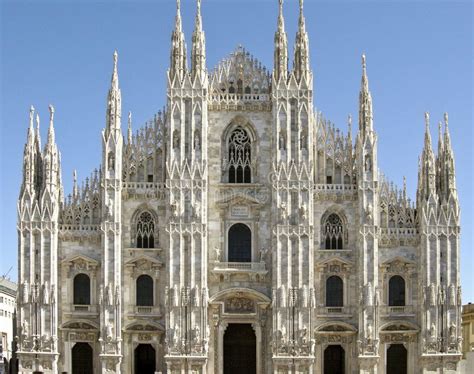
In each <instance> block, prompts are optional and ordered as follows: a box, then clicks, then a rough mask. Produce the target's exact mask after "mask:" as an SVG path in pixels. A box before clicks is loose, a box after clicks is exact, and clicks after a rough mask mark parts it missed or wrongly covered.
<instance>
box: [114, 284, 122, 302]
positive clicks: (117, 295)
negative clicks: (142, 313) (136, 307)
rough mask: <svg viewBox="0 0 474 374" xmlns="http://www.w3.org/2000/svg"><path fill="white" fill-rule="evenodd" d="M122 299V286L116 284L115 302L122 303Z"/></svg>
mask: <svg viewBox="0 0 474 374" xmlns="http://www.w3.org/2000/svg"><path fill="white" fill-rule="evenodd" d="M120 299H121V297H120V286H119V285H117V286H115V303H116V305H120Z"/></svg>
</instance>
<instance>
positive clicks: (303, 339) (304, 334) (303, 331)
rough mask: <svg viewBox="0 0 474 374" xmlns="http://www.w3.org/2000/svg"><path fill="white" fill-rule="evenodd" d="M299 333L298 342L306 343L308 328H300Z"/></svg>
mask: <svg viewBox="0 0 474 374" xmlns="http://www.w3.org/2000/svg"><path fill="white" fill-rule="evenodd" d="M299 335H300V336H299V339H300V344H302V345H306V344H308V329H307V328H306V327H303V328H302V329H301V330H300V333H299Z"/></svg>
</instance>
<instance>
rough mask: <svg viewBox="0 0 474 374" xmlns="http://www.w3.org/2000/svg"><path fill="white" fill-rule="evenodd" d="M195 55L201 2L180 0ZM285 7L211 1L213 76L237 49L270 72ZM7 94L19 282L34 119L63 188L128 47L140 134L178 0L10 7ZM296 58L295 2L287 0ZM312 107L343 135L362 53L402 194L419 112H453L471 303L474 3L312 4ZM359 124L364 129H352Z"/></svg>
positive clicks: (2, 265)
mask: <svg viewBox="0 0 474 374" xmlns="http://www.w3.org/2000/svg"><path fill="white" fill-rule="evenodd" d="M182 3H183V4H182V8H183V24H184V29H185V33H186V38H187V41H188V52H189V50H190V48H189V47H190V42H191V39H190V38H191V33H192V28H193V22H194V14H195V1H191V0H182ZM277 3H278V2H277V0H260V1H259V0H238V1H237V0H203V5H202V11H203V21H204V28H205V32H206V38H207V51H208V53H207V62H208V68H212V67H214V66H215V65H216V64H217V63H218V61H219V60H220V59H222V58H223V57H225V56H227V55H228V54H229V53H230V52H231V51H232V50H233V49H235V47H236V46H237V45H239V44H242V45H243V46H245V47H246V48H247V49H248V50H249V51H250V52H251V53H252V54H253V55H254V56H255V57H257V58H258V59H259V60H260V61H261V62H262V63H263V64H264V65H265V66H267V67H268V68H270V69H271V68H272V63H273V34H274V31H275V27H276V17H277V9H278V8H277ZM0 9H1V19H0V21H1V22H0V27H1V29H0V32H1V51H0V53H1V56H0V61H1V70H0V71H1V76H0V77H1V89H0V103H1V104H0V121H1V122H0V137H1V143H0V144H1V150H0V157H1V159H0V166H1V168H0V173H1V174H0V181H1V183H0V194H1V200H0V237H1V246H0V251H1V257H0V274H3V273H5V272H6V271H8V269H9V268H10V266H13V270H12V271H11V273H10V275H11V276H12V277H13V278H14V279H15V278H16V276H17V272H16V267H17V259H16V257H17V233H16V200H17V197H18V191H19V186H20V183H21V165H22V152H23V145H24V142H25V139H26V130H27V126H28V110H29V107H30V105H31V104H33V105H34V106H35V107H36V109H37V110H38V112H39V113H40V116H41V124H42V126H41V129H42V136H43V144H44V141H45V138H46V129H47V124H48V110H47V106H48V104H50V103H52V104H54V106H55V108H56V114H55V124H56V134H57V137H56V139H57V143H58V145H59V148H60V150H61V152H62V173H63V180H64V186H65V192H66V193H69V192H70V191H71V186H72V171H73V169H77V171H78V176H79V180H82V179H84V178H85V177H86V176H88V175H89V173H90V172H91V170H92V169H93V168H94V167H97V166H98V165H99V163H100V158H101V142H100V131H101V129H102V128H103V127H104V123H105V122H104V121H105V103H106V94H107V89H108V86H109V82H110V74H111V68H112V54H113V51H114V49H117V50H118V52H119V76H120V85H121V89H122V100H123V101H122V102H123V113H127V112H128V111H129V110H131V111H132V112H133V118H134V127H135V128H137V127H138V126H141V125H142V124H143V123H144V121H146V120H148V119H150V118H151V117H152V116H153V114H154V113H156V112H157V111H158V110H159V109H161V108H162V107H163V105H164V104H165V94H166V80H165V78H166V75H165V72H166V69H167V67H168V64H169V47H170V34H171V30H172V27H173V23H174V14H175V3H174V1H173V0H169V1H168V0H154V1H110V0H105V1H101V2H94V1H49V2H46V1H41V0H38V1H3V2H2V4H1V8H0ZM284 11H285V21H286V27H287V32H288V39H289V45H290V55H291V54H292V50H293V42H294V37H295V32H296V27H297V13H298V2H297V1H296V0H287V1H285V5H284ZM305 14H306V25H307V30H308V33H309V38H310V48H311V65H312V68H313V71H314V78H315V79H314V85H315V100H314V102H315V105H316V107H317V109H318V110H321V111H322V112H323V113H324V115H325V116H326V118H328V119H330V120H332V121H333V122H335V124H336V125H337V126H338V127H340V128H342V129H344V131H345V129H346V126H347V125H346V122H347V121H346V118H347V115H348V114H349V113H352V115H353V117H354V118H357V103H358V91H359V86H360V73H361V67H360V55H361V54H362V53H363V52H365V53H366V55H367V64H368V74H369V82H370V88H371V91H372V97H373V102H374V117H375V118H374V125H375V129H376V131H377V133H378V137H379V167H380V169H381V170H382V171H383V172H384V173H385V174H386V175H387V177H388V178H389V179H391V180H393V181H394V182H395V183H396V184H397V185H399V186H400V185H401V184H402V178H403V176H404V175H405V176H406V177H407V186H408V192H409V195H410V196H411V197H412V198H414V197H415V191H416V181H417V159H418V156H419V154H420V152H421V149H422V143H423V132H424V119H423V113H424V112H425V111H429V112H430V114H431V121H432V122H431V124H432V126H431V128H432V136H433V140H434V142H435V144H436V141H437V123H438V121H439V120H442V116H443V112H445V111H447V112H449V118H450V130H451V138H452V143H453V148H454V152H455V156H456V168H457V184H458V191H459V196H460V200H461V208H462V239H461V246H462V247H461V261H462V265H461V276H462V284H463V299H464V302H467V301H472V302H474V287H473V285H474V272H473V271H472V267H473V265H474V254H473V236H472V231H473V229H474V227H473V223H472V222H473V221H472V219H473V198H472V192H473V179H472V174H473V152H472V144H473V133H472V126H473V92H472V86H473V30H472V24H473V19H472V18H473V8H472V4H470V2H453V1H450V2H440V1H416V2H411V1H390V2H387V1H378V2H377V1H349V0H346V1H341V0H339V1H337V0H332V1H312V0H306V1H305ZM355 125H356V124H355Z"/></svg>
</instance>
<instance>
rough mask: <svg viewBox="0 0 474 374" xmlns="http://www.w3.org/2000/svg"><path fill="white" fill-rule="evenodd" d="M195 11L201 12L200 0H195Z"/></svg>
mask: <svg viewBox="0 0 474 374" xmlns="http://www.w3.org/2000/svg"><path fill="white" fill-rule="evenodd" d="M197 11H198V13H200V12H201V0H197Z"/></svg>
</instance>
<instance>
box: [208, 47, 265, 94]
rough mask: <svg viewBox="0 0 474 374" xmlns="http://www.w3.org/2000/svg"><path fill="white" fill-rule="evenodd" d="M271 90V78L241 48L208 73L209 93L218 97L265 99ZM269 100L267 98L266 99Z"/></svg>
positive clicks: (256, 61) (258, 63) (257, 62)
mask: <svg viewBox="0 0 474 374" xmlns="http://www.w3.org/2000/svg"><path fill="white" fill-rule="evenodd" d="M270 90H271V76H270V73H269V72H268V70H267V69H266V68H265V67H263V66H262V64H261V62H259V61H258V60H257V59H255V58H254V57H253V56H252V55H251V54H250V53H249V52H247V51H246V50H245V49H244V48H243V47H242V46H239V47H237V49H236V50H235V51H234V52H233V53H231V54H230V56H229V57H228V58H226V59H224V60H222V61H221V62H220V63H219V65H217V67H216V68H215V69H214V70H213V71H212V72H211V73H210V91H211V93H213V94H220V95H227V94H230V95H239V96H242V95H245V96H247V95H249V96H248V98H249V99H251V97H252V96H255V97H257V96H258V97H259V99H260V100H261V99H262V96H263V97H267V95H268V94H269V93H270ZM267 100H269V96H268V97H267Z"/></svg>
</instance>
